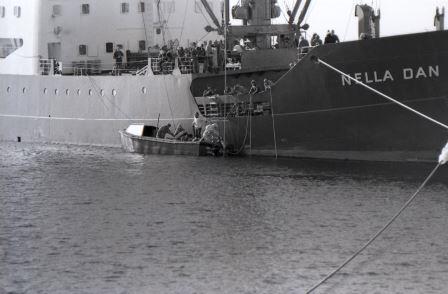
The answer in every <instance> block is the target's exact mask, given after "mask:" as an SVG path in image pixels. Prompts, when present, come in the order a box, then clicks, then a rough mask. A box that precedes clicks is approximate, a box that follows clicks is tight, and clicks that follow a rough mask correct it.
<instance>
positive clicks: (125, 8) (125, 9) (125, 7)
mask: <svg viewBox="0 0 448 294" xmlns="http://www.w3.org/2000/svg"><path fill="white" fill-rule="evenodd" d="M128 12H129V3H126V2H123V3H121V13H128Z"/></svg>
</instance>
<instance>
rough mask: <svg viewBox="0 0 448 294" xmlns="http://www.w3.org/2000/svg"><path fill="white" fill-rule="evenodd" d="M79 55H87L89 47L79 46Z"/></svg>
mask: <svg viewBox="0 0 448 294" xmlns="http://www.w3.org/2000/svg"><path fill="white" fill-rule="evenodd" d="M79 55H87V45H79Z"/></svg>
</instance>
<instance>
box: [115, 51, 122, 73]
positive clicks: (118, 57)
mask: <svg viewBox="0 0 448 294" xmlns="http://www.w3.org/2000/svg"><path fill="white" fill-rule="evenodd" d="M123 56H124V54H123V51H121V47H120V46H118V47H117V49H116V50H115V52H114V59H115V70H116V72H117V73H118V75H121V69H122V68H123Z"/></svg>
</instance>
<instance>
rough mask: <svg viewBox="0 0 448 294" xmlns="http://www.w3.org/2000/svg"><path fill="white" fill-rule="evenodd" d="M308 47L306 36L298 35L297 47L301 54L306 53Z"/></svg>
mask: <svg viewBox="0 0 448 294" xmlns="http://www.w3.org/2000/svg"><path fill="white" fill-rule="evenodd" d="M309 47H310V43H309V42H308V40H307V39H306V38H304V37H303V36H300V39H299V49H300V53H301V54H307V53H308V50H309Z"/></svg>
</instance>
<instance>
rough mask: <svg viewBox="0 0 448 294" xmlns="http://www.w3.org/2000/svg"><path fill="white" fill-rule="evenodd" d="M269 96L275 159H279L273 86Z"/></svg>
mask: <svg viewBox="0 0 448 294" xmlns="http://www.w3.org/2000/svg"><path fill="white" fill-rule="evenodd" d="M269 95H270V96H271V117H272V133H273V135H274V149H275V158H276V159H277V158H278V152H277V135H276V133H275V117H274V103H273V99H272V89H271V86H269Z"/></svg>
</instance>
